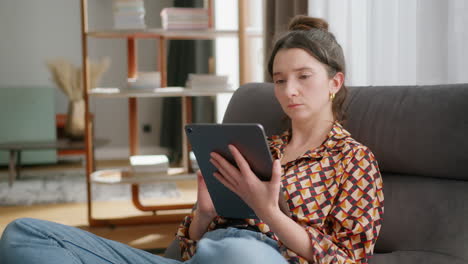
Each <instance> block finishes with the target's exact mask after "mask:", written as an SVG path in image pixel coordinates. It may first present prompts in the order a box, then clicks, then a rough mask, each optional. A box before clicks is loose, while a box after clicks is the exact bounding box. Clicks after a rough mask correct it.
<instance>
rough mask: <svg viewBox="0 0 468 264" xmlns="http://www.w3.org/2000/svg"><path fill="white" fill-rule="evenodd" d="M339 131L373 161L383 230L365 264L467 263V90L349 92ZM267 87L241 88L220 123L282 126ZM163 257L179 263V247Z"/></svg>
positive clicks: (428, 88) (457, 87) (397, 88)
mask: <svg viewBox="0 0 468 264" xmlns="http://www.w3.org/2000/svg"><path fill="white" fill-rule="evenodd" d="M345 109H346V112H347V114H348V118H347V122H346V123H345V127H346V128H347V129H348V130H349V131H350V132H351V134H352V136H353V137H354V138H355V139H356V140H358V141H360V142H362V143H363V144H365V145H367V146H368V147H369V148H370V149H371V150H372V151H373V152H374V154H375V155H376V157H377V160H378V162H379V165H380V169H381V172H382V176H383V180H384V195H385V214H384V222H383V227H382V230H381V233H380V236H379V239H378V241H377V244H376V247H375V255H374V256H373V257H372V258H371V260H370V263H373V264H387V263H398V264H406V263H434V264H435V263H451V264H454V263H457V264H459V263H460V264H461V263H468V168H467V166H468V84H458V85H437V86H388V87H387V86H386V87H351V88H350V94H349V97H348V100H347V102H346V103H345ZM283 116H284V113H283V112H282V110H281V108H280V106H279V104H278V103H277V102H276V99H275V97H274V93H273V85H272V84H270V83H251V84H247V85H244V86H242V87H240V88H239V89H238V90H237V91H236V92H235V93H234V95H233V97H232V99H231V101H230V103H229V106H228V108H227V111H226V114H225V117H224V121H223V122H225V123H237V122H239V123H240V122H243V123H249V122H252V123H261V124H263V126H264V128H265V130H266V133H267V134H268V135H272V134H277V133H280V132H282V131H283V130H284V129H285V128H286V126H287V124H285V123H284V122H280V121H278V120H281V119H282V117H283ZM166 256H168V257H172V258H178V246H177V243H173V244H172V245H171V246H170V247H169V248H168V251H167V252H166Z"/></svg>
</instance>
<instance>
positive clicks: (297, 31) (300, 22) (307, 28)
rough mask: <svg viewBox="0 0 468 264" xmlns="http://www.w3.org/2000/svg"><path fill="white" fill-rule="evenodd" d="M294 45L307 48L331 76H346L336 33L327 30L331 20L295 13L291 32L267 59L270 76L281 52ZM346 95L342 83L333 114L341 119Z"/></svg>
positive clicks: (345, 89)
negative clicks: (338, 74) (274, 62)
mask: <svg viewBox="0 0 468 264" xmlns="http://www.w3.org/2000/svg"><path fill="white" fill-rule="evenodd" d="M294 48H299V49H302V50H304V51H306V52H307V53H309V54H310V55H311V56H313V57H315V58H316V59H317V60H318V61H319V62H321V63H323V64H324V65H325V68H326V69H327V72H328V77H329V78H333V77H334V76H335V74H336V73H338V72H342V73H343V74H345V75H346V69H345V59H344V55H343V49H342V48H341V46H340V44H338V42H337V41H336V39H335V36H334V35H333V34H332V33H330V32H328V23H327V22H326V21H325V20H323V19H320V18H314V17H308V16H304V15H299V16H295V17H294V18H293V19H292V20H291V22H290V23H289V31H288V32H286V33H285V34H284V35H282V36H281V37H280V38H279V39H278V40H277V41H276V43H275V45H274V46H273V50H272V52H271V55H270V59H269V61H268V72H269V74H270V76H273V61H274V59H275V56H276V54H277V53H278V51H280V50H282V49H294ZM347 94H348V89H347V88H346V86H345V85H344V83H343V86H342V87H341V89H340V90H339V91H338V93H336V95H335V99H334V100H333V103H332V112H333V117H334V118H335V120H338V121H340V122H342V121H344V119H345V116H344V111H343V103H344V101H345V99H346V95H347Z"/></svg>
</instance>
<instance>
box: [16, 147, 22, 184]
mask: <svg viewBox="0 0 468 264" xmlns="http://www.w3.org/2000/svg"><path fill="white" fill-rule="evenodd" d="M16 157H17V158H16V166H15V170H16V179H17V180H19V179H20V178H21V150H18V154H17V155H16Z"/></svg>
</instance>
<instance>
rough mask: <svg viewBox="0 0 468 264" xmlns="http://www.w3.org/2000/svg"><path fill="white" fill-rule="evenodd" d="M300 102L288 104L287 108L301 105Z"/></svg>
mask: <svg viewBox="0 0 468 264" xmlns="http://www.w3.org/2000/svg"><path fill="white" fill-rule="evenodd" d="M301 105H302V104H289V105H288V108H296V107H298V106H301Z"/></svg>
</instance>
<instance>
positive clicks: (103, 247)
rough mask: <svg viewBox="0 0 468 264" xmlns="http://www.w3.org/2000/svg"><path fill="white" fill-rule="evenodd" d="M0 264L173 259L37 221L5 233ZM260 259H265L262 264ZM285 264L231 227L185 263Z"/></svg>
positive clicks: (268, 245)
mask: <svg viewBox="0 0 468 264" xmlns="http://www.w3.org/2000/svg"><path fill="white" fill-rule="evenodd" d="M0 258H1V259H2V263H5V264H8V263H51V264H54V263H142V264H145V263H160V264H176V263H181V262H180V261H177V260H172V259H167V258H163V257H160V256H157V255H153V254H151V253H149V252H146V251H144V250H140V249H136V248H132V247H130V246H128V245H125V244H122V243H119V242H116V241H112V240H108V239H105V238H102V237H98V236H96V235H94V234H92V233H89V232H86V231H84V230H81V229H78V228H74V227H70V226H65V225H61V224H57V223H53V222H48V221H43V220H37V219H29V218H24V219H19V220H16V221H14V222H12V223H11V224H10V225H8V227H7V229H5V231H4V234H3V236H2V239H1V240H0ZM265 258H266V259H265ZM259 261H260V262H263V263H265V261H267V262H268V263H287V262H286V260H285V259H284V258H283V257H282V256H281V255H280V254H279V252H278V250H277V245H276V241H274V240H272V239H269V238H268V237H266V236H265V235H263V234H261V233H257V232H253V231H249V230H239V229H236V228H228V229H220V230H215V231H211V232H208V233H206V234H205V236H204V237H203V239H202V240H200V242H199V243H198V248H197V254H195V256H194V257H193V258H192V259H191V260H189V261H188V262H187V263H191V264H197V263H219V262H222V263H224V264H231V263H232V264H234V263H259Z"/></svg>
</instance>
